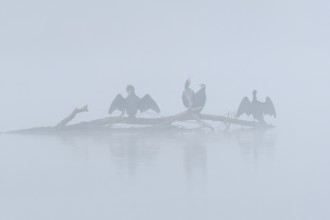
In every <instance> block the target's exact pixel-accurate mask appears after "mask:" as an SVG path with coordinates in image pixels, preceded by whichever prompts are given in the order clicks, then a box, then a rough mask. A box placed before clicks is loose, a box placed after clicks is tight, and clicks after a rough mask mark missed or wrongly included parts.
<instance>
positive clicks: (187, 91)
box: [182, 79, 195, 108]
mask: <svg viewBox="0 0 330 220" xmlns="http://www.w3.org/2000/svg"><path fill="white" fill-rule="evenodd" d="M190 83H191V81H190V79H187V80H186V83H185V85H184V91H183V93H182V102H183V105H184V106H185V107H186V108H191V107H192V106H193V99H194V96H195V93H194V91H193V90H192V89H191V88H190Z"/></svg>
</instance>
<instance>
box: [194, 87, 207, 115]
mask: <svg viewBox="0 0 330 220" xmlns="http://www.w3.org/2000/svg"><path fill="white" fill-rule="evenodd" d="M200 86H201V88H200V90H199V91H198V92H196V93H195V95H194V103H193V108H200V109H199V110H198V112H201V111H202V110H203V108H204V106H205V104H206V85H205V84H201V85H200Z"/></svg>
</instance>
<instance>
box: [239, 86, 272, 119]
mask: <svg viewBox="0 0 330 220" xmlns="http://www.w3.org/2000/svg"><path fill="white" fill-rule="evenodd" d="M242 114H246V115H248V116H250V115H252V116H253V118H254V120H257V121H258V122H265V121H264V115H270V116H274V117H275V118H276V110H275V107H274V104H273V102H272V100H271V99H270V98H269V97H267V98H266V101H265V102H260V101H258V99H257V91H256V90H254V91H253V99H252V101H250V100H249V98H248V97H244V98H243V100H242V102H241V104H240V105H239V107H238V110H237V113H236V117H237V118H238V117H240V116H241V115H242Z"/></svg>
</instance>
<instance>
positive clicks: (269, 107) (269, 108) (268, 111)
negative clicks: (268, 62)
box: [263, 97, 276, 118]
mask: <svg viewBox="0 0 330 220" xmlns="http://www.w3.org/2000/svg"><path fill="white" fill-rule="evenodd" d="M263 113H264V114H265V115H270V116H274V117H275V118H276V110H275V106H274V104H273V102H272V100H271V99H270V98H269V97H267V98H266V102H265V103H264V105H263Z"/></svg>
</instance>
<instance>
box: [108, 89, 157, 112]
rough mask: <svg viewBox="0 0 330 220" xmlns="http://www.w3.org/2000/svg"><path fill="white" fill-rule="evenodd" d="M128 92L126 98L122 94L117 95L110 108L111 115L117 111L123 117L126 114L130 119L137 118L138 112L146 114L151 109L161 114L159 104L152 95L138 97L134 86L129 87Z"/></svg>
mask: <svg viewBox="0 0 330 220" xmlns="http://www.w3.org/2000/svg"><path fill="white" fill-rule="evenodd" d="M126 91H127V94H128V95H127V97H126V98H124V97H123V96H122V95H120V94H119V95H117V97H116V98H115V100H114V101H113V102H112V104H111V106H110V108H109V112H108V113H109V114H112V113H113V112H114V111H115V110H119V111H121V112H122V115H124V114H125V112H126V113H127V115H128V116H129V117H135V115H136V114H137V113H138V111H140V112H145V111H147V110H149V109H150V110H153V111H155V112H157V113H159V112H160V109H159V107H158V105H157V103H156V102H155V101H154V100H153V99H152V98H151V96H150V95H145V96H144V97H143V98H140V97H138V96H137V95H136V94H135V88H134V86H131V85H128V86H127V88H126Z"/></svg>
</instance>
